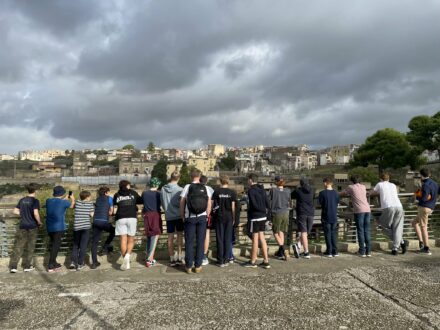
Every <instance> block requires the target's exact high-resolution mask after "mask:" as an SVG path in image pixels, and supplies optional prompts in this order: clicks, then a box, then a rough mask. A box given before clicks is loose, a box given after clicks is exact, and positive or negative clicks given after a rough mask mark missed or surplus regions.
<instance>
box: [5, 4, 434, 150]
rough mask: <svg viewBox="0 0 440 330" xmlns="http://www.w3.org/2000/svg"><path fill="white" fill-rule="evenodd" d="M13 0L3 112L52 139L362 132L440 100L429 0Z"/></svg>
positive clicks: (280, 139) (320, 140) (340, 139)
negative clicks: (274, 1)
mask: <svg viewBox="0 0 440 330" xmlns="http://www.w3.org/2000/svg"><path fill="white" fill-rule="evenodd" d="M6 4H7V5H4V4H3V7H0V8H2V9H4V10H3V11H2V12H3V14H0V15H1V16H0V18H1V19H0V41H1V42H2V44H4V45H6V46H7V51H5V50H4V49H2V50H0V88H1V89H0V90H1V92H0V100H1V101H2V105H0V120H2V124H3V125H5V124H7V125H9V127H11V125H12V127H16V129H17V130H20V129H22V127H28V128H30V127H34V128H35V130H36V132H35V133H33V134H37V132H38V134H43V135H42V136H39V140H38V141H43V142H44V143H47V144H50V140H51V139H52V138H54V139H56V140H57V141H62V140H63V139H66V143H69V144H75V146H81V145H85V144H87V145H90V144H91V143H92V144H93V143H96V144H105V143H106V142H109V141H113V142H112V143H114V141H119V142H124V141H134V142H135V143H138V144H139V146H141V147H142V146H144V145H145V144H146V143H147V142H146V141H149V140H153V141H155V142H156V143H157V144H163V145H167V146H171V145H176V146H187V145H191V146H192V145H194V144H204V143H215V142H217V143H225V144H229V145H253V144H299V143H308V144H312V145H316V146H320V145H323V146H324V145H329V144H343V143H353V142H355V143H358V142H362V141H363V139H365V137H366V136H368V135H369V134H371V133H373V132H374V131H376V130H377V129H379V128H382V127H394V128H397V129H401V130H404V129H405V128H406V126H407V123H408V120H409V119H410V118H411V117H413V116H415V115H417V114H421V113H427V114H432V113H434V112H435V111H436V110H438V109H439V103H440V96H439V93H438V91H439V88H440V67H439V66H438V59H439V58H440V43H439V42H438V40H437V39H438V38H437V37H436V34H435V32H436V31H440V3H439V2H438V1H434V0H428V1H425V2H424V3H423V6H421V5H420V2H417V1H410V0H408V1H397V0H394V1H386V2H384V1H378V0H377V1H369V2H353V1H348V0H347V1H338V2H337V3H336V2H328V1H314V2H309V1H287V0H283V1H277V2H276V3H271V4H270V5H269V4H268V2H266V1H250V0H243V1H202V0H198V1H192V2H191V5H188V2H183V1H170V0H161V1H136V2H130V3H127V2H122V1H116V0H115V1H93V2H89V1H56V2H52V1H39V2H31V1H8V2H6ZM0 6H1V5H0ZM75 141H76V142H75ZM43 142H39V143H43ZM119 142H118V143H119ZM109 143H110V142H109ZM44 145H46V144H44ZM2 147H3V148H6V149H7V148H9V149H12V148H11V147H10V146H6V145H3V146H2ZM32 147H33V148H38V145H35V146H32Z"/></svg>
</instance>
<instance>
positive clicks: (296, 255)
mask: <svg viewBox="0 0 440 330" xmlns="http://www.w3.org/2000/svg"><path fill="white" fill-rule="evenodd" d="M292 248H293V255H294V256H295V258H296V259H298V258H299V254H300V250H299V247H298V244H293V245H292Z"/></svg>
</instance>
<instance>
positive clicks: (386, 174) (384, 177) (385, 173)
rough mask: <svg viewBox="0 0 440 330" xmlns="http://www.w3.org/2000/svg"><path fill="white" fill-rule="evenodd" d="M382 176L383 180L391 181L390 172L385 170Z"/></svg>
mask: <svg viewBox="0 0 440 330" xmlns="http://www.w3.org/2000/svg"><path fill="white" fill-rule="evenodd" d="M380 178H381V179H382V180H383V181H390V175H389V173H387V172H383V173H382V174H381V175H380Z"/></svg>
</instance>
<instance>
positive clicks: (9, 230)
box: [0, 194, 440, 257]
mask: <svg viewBox="0 0 440 330" xmlns="http://www.w3.org/2000/svg"><path fill="white" fill-rule="evenodd" d="M411 196H412V194H411ZM400 197H402V199H406V198H407V197H408V194H402V195H400ZM13 207H14V205H11V204H3V205H0V257H8V256H9V255H10V253H11V251H12V247H13V244H14V240H15V235H16V232H17V228H18V223H19V219H18V217H17V216H14V215H13V214H12V209H13ZM404 209H405V220H404V221H405V222H404V238H406V239H416V236H415V232H414V229H413V227H412V224H411V222H412V221H413V219H414V218H415V217H416V215H417V207H416V205H415V204H414V203H412V202H409V203H404ZM44 213H45V210H44V209H42V211H41V216H42V219H44V217H45V214H44ZM379 216H380V210H379V209H375V208H373V211H372V226H371V236H372V240H373V241H389V239H388V237H387V236H385V235H384V233H383V232H382V230H381V228H380V227H379V226H377V221H376V220H375V219H377V218H378V217H379ZM353 218H354V215H353V212H352V211H351V210H350V208H349V207H347V206H342V207H340V208H339V221H338V224H339V231H338V232H339V239H340V241H343V242H349V243H356V242H357V236H356V226H355V223H354V220H353ZM246 221H247V214H246V210H242V212H241V214H240V225H239V226H238V227H237V228H235V235H236V245H238V246H248V245H249V244H250V239H249V237H248V236H247V235H246V233H245V230H244V227H245V223H246ZM66 222H67V224H68V228H67V231H66V234H65V235H64V238H63V240H62V245H61V249H60V254H64V255H68V254H70V251H71V248H72V241H73V211H72V210H68V211H67V214H66ZM163 229H164V233H163V235H161V236H160V238H159V241H158V248H159V249H161V248H165V247H166V244H167V235H166V234H167V233H166V222H165V220H164V219H163ZM428 229H429V235H430V237H431V238H440V210H435V211H434V213H433V214H432V215H431V216H430V221H429V225H428ZM289 231H290V234H291V235H287V236H288V241H289V240H291V237H292V236H295V233H296V224H295V212H294V211H291V213H290V226H289ZM143 233H144V223H143V219H142V217H141V216H139V217H138V226H137V235H136V238H135V251H143V250H144V249H145V236H144V234H143ZM105 238H106V233H103V236H102V238H101V242H104V241H105ZM266 238H267V239H268V243H269V244H275V239H274V237H273V235H272V233H269V232H268V233H267V234H266ZM310 241H311V243H322V242H323V241H324V239H323V232H322V227H321V221H320V214H319V211H318V212H317V214H316V216H315V221H314V226H313V230H312V233H311V235H310ZM48 246H49V237H48V235H47V232H46V229H45V226H43V227H42V228H40V229H39V233H38V239H37V243H36V249H35V254H36V255H44V254H46V253H47V251H48ZM211 248H213V249H215V231H214V230H211ZM115 250H118V244H115Z"/></svg>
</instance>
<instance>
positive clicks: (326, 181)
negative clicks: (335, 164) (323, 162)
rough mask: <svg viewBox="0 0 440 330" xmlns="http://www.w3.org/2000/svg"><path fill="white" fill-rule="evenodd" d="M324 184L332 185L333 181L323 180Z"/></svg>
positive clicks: (329, 179)
mask: <svg viewBox="0 0 440 330" xmlns="http://www.w3.org/2000/svg"><path fill="white" fill-rule="evenodd" d="M322 182H324V183H326V184H332V183H333V180H332V179H331V178H328V177H327V178H325V179H324V180H322Z"/></svg>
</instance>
